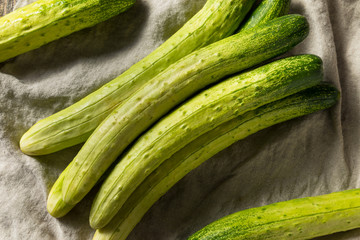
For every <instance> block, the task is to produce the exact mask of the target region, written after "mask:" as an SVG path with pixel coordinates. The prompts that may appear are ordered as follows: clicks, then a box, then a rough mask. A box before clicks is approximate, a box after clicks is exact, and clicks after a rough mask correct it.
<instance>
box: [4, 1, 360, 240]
mask: <svg viewBox="0 0 360 240" xmlns="http://www.w3.org/2000/svg"><path fill="white" fill-rule="evenodd" d="M1 1H4V0H1ZM30 2H32V1H31V0H19V1H18V3H17V5H16V6H15V7H21V6H24V5H26V4H28V3H30ZM204 2H205V0H166V1H159V0H137V3H136V5H135V6H134V7H133V8H132V9H131V10H129V11H128V12H126V13H124V14H121V15H120V16H117V17H114V18H112V19H110V20H108V21H106V22H104V23H101V24H99V25H97V26H95V27H93V28H90V29H85V30H83V31H80V32H78V33H75V34H72V35H71V36H68V37H66V38H63V39H61V40H58V41H56V42H53V43H50V44H48V45H46V46H44V47H42V48H40V49H37V50H35V51H32V52H29V53H26V54H23V55H21V56H19V57H16V58H14V59H12V60H10V61H8V62H6V63H2V64H0V239H16V240H17V239H21V240H22V239H27V240H28V239H37V240H38V239H45V240H47V239H49V240H50V239H51V240H52V239H58V240H64V239H91V237H92V235H93V230H92V229H91V228H90V227H89V225H88V215H89V209H90V206H91V201H92V198H93V197H94V194H95V191H93V192H91V193H90V195H89V196H88V197H86V198H85V199H84V200H83V201H82V202H81V203H80V204H79V205H78V206H77V207H75V208H74V209H73V211H71V212H70V213H69V214H68V215H67V216H65V217H64V218H62V219H59V220H57V219H54V218H52V217H51V216H50V215H49V214H48V213H47V212H46V198H47V194H48V192H49V189H50V187H51V186H52V184H53V183H54V181H55V180H56V178H57V176H58V175H59V174H60V172H61V171H62V170H63V169H64V168H65V166H66V165H67V164H68V163H69V162H70V161H71V159H72V158H73V157H74V155H75V154H76V152H77V151H78V150H79V146H76V147H73V148H70V149H66V150H63V151H61V152H58V153H54V154H50V155H46V156H41V157H36V158H34V157H29V156H26V155H24V154H22V153H21V152H20V150H19V147H18V142H19V139H20V137H21V135H22V134H23V133H24V132H25V131H26V130H27V129H28V128H29V127H30V126H31V125H32V124H34V123H35V122H36V121H38V120H39V119H41V118H44V117H46V116H49V115H50V114H52V113H55V112H57V111H59V110H61V109H63V108H64V107H66V106H69V105H70V104H72V103H74V102H75V101H77V100H79V99H80V98H82V97H84V96H85V95H86V94H88V93H90V92H91V91H93V90H95V89H97V88H98V87H100V86H101V85H102V84H104V83H106V82H108V81H109V80H111V79H112V78H114V77H116V76H117V75H119V74H121V73H122V72H123V71H124V70H126V69H127V68H129V67H130V66H131V65H132V64H134V63H135V62H137V61H138V60H140V59H141V58H143V57H144V56H146V55H147V54H148V53H150V52H151V51H152V50H154V49H155V48H156V47H157V46H158V45H159V44H161V43H162V42H163V41H165V40H166V39H167V38H168V37H169V36H171V34H172V33H174V32H175V31H176V30H177V29H178V28H179V27H180V26H181V25H182V24H183V23H184V22H185V21H186V20H187V19H189V18H190V17H191V16H192V15H193V14H195V13H196V12H197V11H198V10H199V9H200V8H201V7H202V6H203V4H204ZM291 12H292V13H298V14H303V15H305V16H306V17H307V18H308V20H309V22H310V26H311V32H310V35H309V37H308V38H307V39H306V40H305V41H304V42H303V43H302V44H300V45H299V46H297V47H296V48H295V49H293V50H292V51H291V52H290V53H288V55H294V54H301V53H312V54H316V55H319V56H321V57H322V58H323V61H324V70H325V80H326V81H328V82H332V83H334V84H335V85H336V86H338V87H339V89H341V92H342V97H341V100H340V102H339V103H338V104H337V105H336V106H335V107H333V108H331V109H330V110H327V111H322V112H319V113H316V114H312V115H309V116H305V117H302V118H298V119H294V120H292V121H289V122H286V123H283V124H279V125H276V126H273V127H271V128H268V129H266V130H263V131H261V132H259V133H257V134H255V135H252V136H250V137H248V138H247V139H245V140H242V141H239V142H238V143H236V144H234V145H232V146H231V147H229V148H228V149H226V150H224V151H222V152H221V153H219V154H217V155H216V156H214V157H213V158H212V159H210V160H209V161H207V162H206V163H204V164H203V165H201V166H200V167H199V168H198V169H196V170H194V171H193V172H191V173H190V174H188V175H187V176H186V177H185V178H184V179H182V180H181V181H180V182H179V183H178V184H177V185H176V186H174V187H173V188H172V189H171V190H170V191H169V192H168V193H167V194H166V195H165V196H164V197H162V198H161V199H160V200H159V201H158V202H157V203H156V204H155V205H154V206H153V207H152V208H151V210H150V211H149V212H148V213H147V214H146V215H145V217H144V218H143V220H142V221H141V222H140V223H139V224H138V226H137V227H136V228H135V229H134V231H133V232H132V233H131V235H130V236H129V238H128V239H130V240H140V239H141V240H143V239H145V240H147V239H149V240H153V239H154V240H155V239H156V240H175V239H176V240H181V239H186V237H187V236H189V235H190V234H191V233H193V232H194V231H196V230H197V229H199V228H201V227H203V226H204V225H206V224H208V223H210V222H212V221H214V220H215V219H218V218H219V217H222V216H224V215H227V214H230V213H232V212H235V211H238V210H241V209H245V208H249V207H255V206H260V205H263V204H267V203H272V202H276V201H282V200H288V199H292V198H298V197H304V196H314V195H319V194H325V193H330V192H333V191H338V190H344V189H350V188H355V187H360V177H359V176H360V175H359V174H360V150H359V149H360V140H359V139H360V124H359V123H360V111H359V110H360V101H359V100H360V83H359V82H360V79H359V78H360V1H359V0H293V1H292V4H291ZM321 239H334V240H335V239H360V230H355V231H350V232H346V233H340V234H335V235H332V236H330V237H329V236H327V237H323V238H321Z"/></svg>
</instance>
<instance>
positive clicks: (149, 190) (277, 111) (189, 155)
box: [93, 85, 339, 240]
mask: <svg viewBox="0 0 360 240" xmlns="http://www.w3.org/2000/svg"><path fill="white" fill-rule="evenodd" d="M338 96H339V94H338V91H337V90H336V88H334V87H332V86H330V85H317V86H315V87H312V88H308V89H306V90H304V91H301V92H299V93H296V94H294V95H291V96H289V97H286V98H284V99H280V100H278V101H275V102H272V103H269V104H267V105H265V106H262V107H260V108H257V109H255V110H252V111H249V112H246V113H245V114H243V115H240V116H238V117H236V118H234V119H232V120H230V121H228V122H225V123H223V124H221V125H219V126H218V127H216V128H215V129H213V130H210V131H209V132H207V133H205V134H203V135H201V136H200V137H198V138H196V139H195V140H193V141H192V142H190V143H189V144H188V145H186V146H185V147H184V148H182V149H180V150H179V151H178V152H176V153H175V154H174V155H172V156H171V157H170V158H169V159H168V160H166V161H165V162H164V163H162V164H161V165H160V166H159V167H158V168H157V169H155V170H154V171H153V172H152V173H151V174H150V175H149V176H148V177H147V178H146V179H145V180H144V182H142V183H141V184H140V186H139V187H138V188H136V190H135V191H134V192H133V193H132V194H131V196H130V197H129V199H128V200H126V202H125V203H124V205H123V206H122V207H121V208H120V211H119V212H118V213H117V214H116V215H115V217H114V218H113V219H112V220H111V222H110V223H109V224H107V225H106V226H105V227H104V228H101V229H98V230H97V231H96V232H95V235H94V238H93V240H124V239H126V237H127V236H128V235H129V233H130V232H131V231H132V229H133V228H134V227H135V225H136V224H137V223H138V222H139V221H140V220H141V218H142V217H143V216H144V215H145V213H146V212H147V211H148V210H149V209H150V207H151V206H152V205H153V204H154V203H155V202H156V201H157V200H158V199H159V198H160V197H161V196H162V195H164V194H165V193H166V192H167V191H168V190H169V189H170V188H171V187H172V186H173V185H175V183H177V182H178V181H179V180H180V179H181V178H182V177H184V176H185V175H186V174H187V173H188V172H190V171H191V170H193V169H195V168H196V167H198V166H199V165H200V164H202V163H203V162H204V161H206V160H207V159H209V158H210V157H212V156H214V155H215V154H216V153H218V152H220V151H222V150H223V149H225V148H227V147H228V146H230V145H231V144H233V143H234V142H236V141H239V140H241V139H243V138H245V137H247V136H249V135H251V134H253V133H256V132H257V131H260V130H262V129H264V128H267V127H270V126H272V125H275V124H278V123H280V122H284V121H287V120H289V119H292V118H296V117H299V116H303V115H306V114H310V113H313V112H316V111H319V110H322V109H326V108H328V107H331V106H332V105H334V104H335V103H336V101H337V99H338Z"/></svg>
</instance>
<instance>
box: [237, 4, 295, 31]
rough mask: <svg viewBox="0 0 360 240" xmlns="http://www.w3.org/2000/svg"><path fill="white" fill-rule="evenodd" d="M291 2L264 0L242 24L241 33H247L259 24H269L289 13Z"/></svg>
mask: <svg viewBox="0 0 360 240" xmlns="http://www.w3.org/2000/svg"><path fill="white" fill-rule="evenodd" d="M290 1H291V0H263V1H261V3H260V4H259V6H257V7H256V9H255V10H254V11H253V12H252V13H251V15H250V17H249V18H248V19H247V20H246V21H245V22H244V23H243V24H242V26H241V28H240V31H245V30H247V29H249V28H253V27H255V26H257V25H259V24H262V23H265V22H268V21H270V20H272V19H275V18H277V17H280V16H283V15H285V14H287V13H288V12H289V7H290Z"/></svg>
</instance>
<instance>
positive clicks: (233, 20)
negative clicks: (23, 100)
mask: <svg viewBox="0 0 360 240" xmlns="http://www.w3.org/2000/svg"><path fill="white" fill-rule="evenodd" d="M254 1H255V0H236V1H235V0H208V1H207V2H206V4H205V6H204V7H203V8H202V9H201V10H200V11H199V12H198V13H197V14H196V15H195V16H194V17H193V18H191V19H190V20H189V21H188V22H187V23H186V24H185V25H184V26H183V27H182V28H181V29H180V30H179V31H178V32H176V33H175V34H174V35H173V36H172V37H170V38H169V39H168V40H167V41H166V42H164V43H163V44H162V45H161V46H160V47H158V48H157V49H156V50H155V51H153V52H152V53H151V54H149V55H148V56H147V57H145V58H144V59H142V60H141V61H139V62H138V63H136V64H135V65H133V66H132V67H131V68H129V69H128V70H127V71H125V72H124V73H123V74H121V75H120V76H119V77H117V78H115V79H114V80H112V81H110V82H109V83H107V84H105V85H104V86H103V87H101V88H100V89H98V90H97V91H95V92H93V93H91V94H89V95H88V96H87V97H85V98H83V99H82V100H80V101H79V102H77V103H75V104H73V105H71V106H70V107H68V108H66V109H64V110H62V111H60V112H58V113H55V114H54V115H51V116H50V117H47V118H45V119H43V120H40V121H39V122H37V123H36V124H35V125H34V126H32V127H31V128H30V129H29V130H28V131H27V132H26V133H25V134H24V135H23V137H22V138H21V140H20V148H21V150H22V151H23V152H24V153H26V154H28V155H43V154H49V153H52V152H56V151H59V150H61V149H64V148H67V147H70V146H73V145H76V144H79V143H81V142H84V141H86V139H87V138H88V137H89V136H90V134H91V133H92V132H93V131H94V129H95V128H96V127H97V126H98V125H99V124H100V122H101V121H102V120H104V119H105V117H106V116H107V115H108V114H109V113H111V112H112V111H113V110H114V108H115V107H116V106H117V105H119V104H120V103H121V102H122V101H123V100H125V99H127V98H128V97H129V96H130V95H131V94H133V93H134V92H135V91H137V90H138V89H139V88H140V87H141V86H142V85H143V84H144V83H146V82H147V81H149V80H150V79H151V78H152V77H154V76H155V75H157V74H158V73H159V72H161V71H162V70H164V69H165V68H167V67H168V66H169V65H170V64H172V63H174V62H176V61H177V60H179V59H180V58H182V57H184V56H186V55H187V54H189V53H191V52H193V51H194V50H196V49H198V48H200V47H203V46H206V45H208V44H210V43H213V42H216V41H218V40H220V39H222V38H224V37H227V36H230V35H231V34H232V33H233V32H234V31H235V30H236V28H238V26H239V24H240V22H241V21H242V20H243V18H244V17H245V15H246V14H247V12H248V11H249V10H250V8H251V6H252V5H253V3H254Z"/></svg>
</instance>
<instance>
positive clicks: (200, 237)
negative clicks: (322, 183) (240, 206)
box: [189, 189, 360, 240]
mask: <svg viewBox="0 0 360 240" xmlns="http://www.w3.org/2000/svg"><path fill="white" fill-rule="evenodd" d="M359 198H360V189H354V190H347V191H341V192H335V193H331V194H327V195H322V196H316V197H307V198H300V199H294V200H289V201H285V202H279V203H274V204H270V205H267V206H263V207H257V208H252V209H247V210H243V211H240V212H238V213H234V214H232V215H229V216H227V217H224V218H222V219H220V220H218V221H215V222H214V223H211V224H209V225H208V226H206V227H204V228H203V229H201V230H200V231H198V232H197V233H195V234H194V235H192V236H191V237H190V238H189V240H215V239H216V240H225V239H226V240H228V239H233V240H241V239H246V240H258V239H274V240H275V239H276V240H277V239H299V240H302V239H311V238H315V237H319V236H324V235H328V234H331V233H335V232H341V231H347V230H350V229H354V228H358V227H360V201H359Z"/></svg>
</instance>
